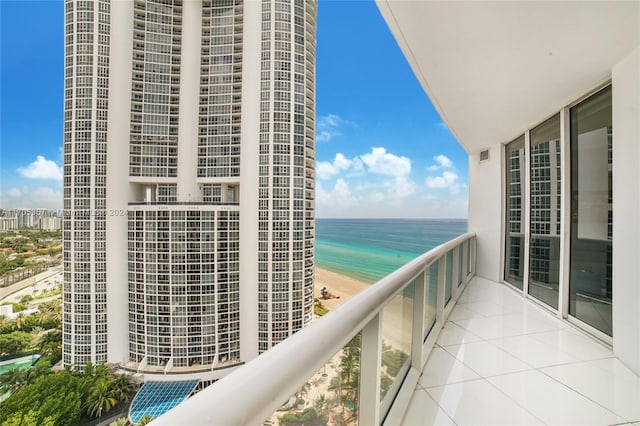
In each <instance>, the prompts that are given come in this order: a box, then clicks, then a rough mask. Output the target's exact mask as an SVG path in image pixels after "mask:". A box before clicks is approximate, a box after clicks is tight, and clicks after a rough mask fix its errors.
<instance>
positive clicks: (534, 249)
mask: <svg viewBox="0 0 640 426" xmlns="http://www.w3.org/2000/svg"><path fill="white" fill-rule="evenodd" d="M530 158H531V190H530V191H531V220H530V222H531V223H530V230H531V241H530V242H531V244H530V249H529V294H530V295H532V296H533V297H535V298H536V299H539V300H541V301H542V302H544V303H546V304H547V305H549V306H551V307H553V308H556V309H557V308H558V295H559V293H558V283H559V276H560V272H559V271H560V206H561V204H560V188H561V181H560V166H561V163H560V115H556V116H555V117H552V118H550V119H549V120H547V121H546V122H544V123H542V124H541V125H540V126H538V127H536V128H535V129H533V130H532V131H531V157H530Z"/></svg>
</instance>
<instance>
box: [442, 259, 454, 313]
mask: <svg viewBox="0 0 640 426" xmlns="http://www.w3.org/2000/svg"><path fill="white" fill-rule="evenodd" d="M452 275H453V250H449V251H448V252H447V256H446V262H445V275H444V305H445V306H447V303H449V300H451V278H452Z"/></svg>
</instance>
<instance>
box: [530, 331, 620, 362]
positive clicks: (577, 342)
mask: <svg viewBox="0 0 640 426" xmlns="http://www.w3.org/2000/svg"><path fill="white" fill-rule="evenodd" d="M531 337H532V338H533V339H536V340H538V341H541V342H543V343H546V344H548V345H550V346H552V347H555V348H558V349H559V350H561V351H562V352H565V353H567V354H569V355H571V356H572V357H574V358H577V359H579V360H582V361H586V360H592V359H601V358H611V357H613V352H611V350H610V349H607V348H605V347H604V346H602V345H601V344H599V343H597V342H595V341H594V340H593V339H590V338H589V337H587V336H584V335H582V334H580V333H579V332H578V331H575V330H572V329H563V330H556V331H548V332H544V333H535V334H531Z"/></svg>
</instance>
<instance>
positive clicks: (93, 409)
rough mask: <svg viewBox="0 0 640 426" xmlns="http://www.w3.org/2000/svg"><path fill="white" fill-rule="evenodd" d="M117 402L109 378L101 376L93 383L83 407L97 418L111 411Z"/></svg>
mask: <svg viewBox="0 0 640 426" xmlns="http://www.w3.org/2000/svg"><path fill="white" fill-rule="evenodd" d="M117 403H118V401H117V399H116V398H115V397H114V396H113V390H112V389H111V386H110V383H109V381H108V379H103V378H101V379H100V380H98V381H97V382H95V383H94V384H93V388H92V389H91V391H90V392H89V394H88V395H87V398H86V399H85V402H84V404H83V406H82V408H83V409H84V411H85V412H86V413H87V414H88V415H90V416H91V417H94V418H95V417H100V416H101V415H102V414H103V413H107V412H109V410H111V409H112V408H113V407H114V406H115V405H116V404H117Z"/></svg>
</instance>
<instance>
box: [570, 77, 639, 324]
mask: <svg viewBox="0 0 640 426" xmlns="http://www.w3.org/2000/svg"><path fill="white" fill-rule="evenodd" d="M611 154H612V118H611V88H610V87H609V88H606V89H604V90H602V91H600V92H599V93H597V94H595V95H593V96H591V97H590V98H588V99H587V100H585V101H584V102H581V103H580V104H578V105H576V106H575V107H573V108H571V279H570V284H569V293H570V294H569V314H570V315H572V316H575V317H576V318H578V319H579V320H581V321H584V322H585V323H587V324H589V325H590V326H592V327H595V328H596V329H598V330H600V331H602V332H604V333H605V334H608V335H612V319H611V295H612V290H613V289H612V281H611V259H612V246H611V237H612V218H613V216H612V208H611V201H612V191H611ZM629 184H630V185H633V183H632V182H629Z"/></svg>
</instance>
